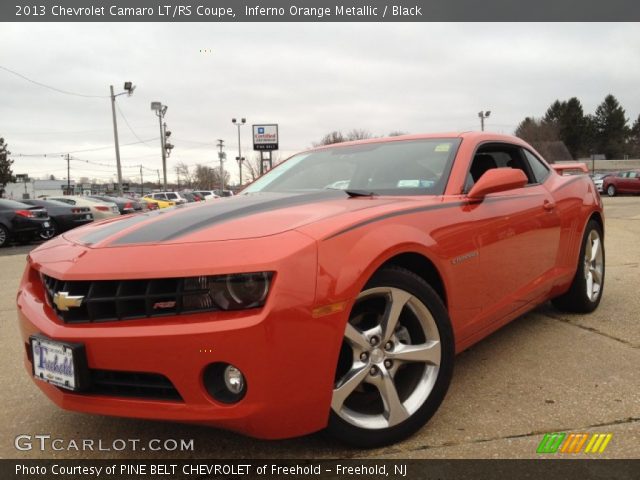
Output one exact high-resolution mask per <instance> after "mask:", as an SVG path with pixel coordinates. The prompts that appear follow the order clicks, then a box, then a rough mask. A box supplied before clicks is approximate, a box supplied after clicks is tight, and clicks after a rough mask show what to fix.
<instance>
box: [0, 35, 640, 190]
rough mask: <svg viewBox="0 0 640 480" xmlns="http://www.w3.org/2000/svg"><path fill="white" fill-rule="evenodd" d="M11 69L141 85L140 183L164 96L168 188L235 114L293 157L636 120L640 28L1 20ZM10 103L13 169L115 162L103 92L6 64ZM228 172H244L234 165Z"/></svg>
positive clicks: (0, 50)
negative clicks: (558, 117)
mask: <svg viewBox="0 0 640 480" xmlns="http://www.w3.org/2000/svg"><path fill="white" fill-rule="evenodd" d="M205 49H206V50H211V52H210V53H209V52H207V53H202V52H201V51H200V50H205ZM0 65H1V66H4V67H6V68H10V69H12V70H15V71H17V72H20V73H21V74H23V75H26V76H27V77H30V78H32V79H34V80H36V81H38V82H42V83H45V84H47V85H51V86H54V87H57V88H60V89H64V90H68V91H72V92H77V93H81V94H87V95H105V96H106V95H108V93H109V91H108V89H109V85H110V84H113V85H114V86H115V87H116V88H117V89H118V91H120V90H121V88H122V84H123V82H124V81H125V80H131V81H133V82H134V84H135V85H136V86H137V89H136V91H135V93H134V95H133V96H131V97H127V96H121V97H118V100H117V102H118V104H119V106H120V109H121V110H122V112H123V113H124V115H125V116H126V118H127V120H128V122H129V124H130V125H131V127H132V129H133V130H134V131H135V134H136V135H137V136H138V137H139V138H141V139H143V140H147V139H153V140H151V141H149V142H148V143H140V144H137V145H131V146H122V148H121V157H122V163H123V164H124V165H126V166H127V167H126V168H125V169H124V175H125V176H130V177H132V178H137V175H138V168H137V167H132V166H133V165H138V164H143V165H144V166H145V168H148V169H153V170H155V169H157V168H161V160H160V146H159V139H158V136H159V132H158V130H159V129H158V121H157V117H156V116H155V115H154V114H153V112H152V111H151V110H150V108H149V104H150V102H151V101H153V100H160V101H162V102H163V103H165V104H166V105H168V106H169V109H168V112H167V116H166V121H167V124H168V126H169V129H170V130H171V131H172V132H173V136H172V137H171V138H172V143H173V144H174V145H175V146H176V147H175V149H174V153H173V155H172V156H171V158H170V159H169V162H168V165H169V171H170V174H169V176H170V178H172V177H174V175H173V169H172V167H173V166H174V165H175V164H176V163H177V162H178V161H184V162H185V163H187V164H195V163H206V164H208V165H211V166H217V155H216V151H215V149H214V147H213V145H214V143H215V141H216V139H218V138H222V139H224V140H225V142H226V147H227V152H228V156H229V158H230V159H233V158H235V156H236V155H237V130H236V127H235V126H233V125H232V124H231V118H232V117H241V116H244V117H246V118H247V122H248V124H251V123H261V122H268V123H278V124H279V125H280V145H281V156H286V155H289V154H291V153H294V152H295V151H298V150H302V149H305V148H307V147H309V146H310V145H311V143H312V142H314V141H316V140H318V139H319V138H320V137H322V136H323V135H324V134H325V133H327V132H329V131H331V130H334V129H339V130H344V131H346V130H350V129H352V128H361V129H366V130H369V131H370V132H371V133H373V134H376V135H386V134H387V133H389V132H390V131H393V130H402V131H406V132H410V133H420V132H435V131H452V130H470V129H479V119H478V117H477V112H478V111H480V110H481V109H486V110H491V112H492V113H491V117H490V118H489V120H488V123H487V129H488V130H493V131H498V132H503V133H512V132H513V130H514V129H515V127H516V125H517V124H518V123H519V122H520V120H522V119H523V118H524V117H525V116H542V115H543V114H544V111H545V109H546V108H547V106H548V105H549V104H550V103H551V102H552V101H554V100H555V99H558V98H559V99H567V98H569V97H571V96H577V97H578V98H579V99H580V100H581V101H582V104H583V107H584V108H585V111H586V112H593V111H594V110H595V108H596V107H597V105H598V104H599V103H600V102H602V100H603V99H604V97H605V95H607V94H609V93H612V94H614V95H615V96H616V97H617V98H618V100H619V101H620V102H621V104H622V105H623V107H624V108H625V109H626V111H627V117H629V118H630V119H631V120H632V121H633V119H635V118H637V116H638V114H640V94H639V93H638V92H639V85H640V82H639V80H640V28H638V25H637V24H619V23H618V24H557V23H554V24H526V23H518V24H453V23H450V24H431V23H420V24H372V23H368V24H367V23H363V24H312V23H305V24H279V23H261V24H258V23H236V24H232V23H227V24H216V23H207V24H186V23H185V24H151V23H147V24H142V23H140V24H134V23H129V24H95V23H94V24H71V23H66V24H64V23H61V24H18V23H15V24H7V23H4V24H2V27H1V28H0ZM0 93H1V95H2V97H1V98H0V136H3V137H5V138H6V140H7V141H8V143H9V144H10V150H11V151H12V152H13V154H14V155H13V158H14V160H15V164H14V173H29V174H31V175H32V176H34V177H41V176H42V175H44V174H45V173H53V174H55V175H56V176H57V177H59V178H61V177H65V176H66V162H65V161H64V160H63V159H62V158H61V157H59V156H55V155H53V156H51V155H50V156H47V157H28V156H19V154H23V155H26V154H31V155H33V154H44V153H57V152H76V153H74V154H73V155H74V157H76V158H78V159H84V160H90V161H92V162H102V163H105V164H113V163H114V162H115V160H114V158H115V155H114V150H113V132H112V126H111V107H110V104H109V100H108V98H82V97H76V96H70V95H63V94H60V93H56V92H54V91H51V90H48V89H45V88H42V87H39V86H37V85H34V84H32V83H29V82H27V81H25V80H23V79H20V78H18V77H16V76H14V75H12V74H10V73H8V72H6V71H3V70H0ZM118 127H119V134H120V143H121V144H123V145H124V144H127V143H132V142H136V141H138V140H137V138H136V136H135V135H134V134H133V133H132V132H131V130H130V129H129V128H128V127H127V125H126V123H125V121H124V120H123V118H122V117H121V116H119V117H118ZM242 134H243V136H242V148H243V151H246V152H247V153H249V154H250V155H253V152H248V150H250V149H251V138H250V137H251V135H250V127H243V130H242ZM105 146H107V147H109V148H106V149H101V150H94V151H87V152H79V150H91V149H96V148H99V147H105ZM72 168H73V171H72V178H75V179H78V178H79V177H80V176H87V177H91V178H93V177H96V178H100V179H104V180H109V179H113V178H114V173H115V171H114V169H112V168H109V167H104V166H95V165H93V166H91V165H89V164H82V163H81V162H79V161H74V162H73V163H72ZM225 168H229V170H230V171H231V172H232V175H233V176H234V178H237V165H236V162H235V161H234V160H230V161H228V162H226V165H225ZM145 175H146V176H149V177H151V178H153V177H155V173H153V172H151V170H146V171H145ZM156 178H157V177H156Z"/></svg>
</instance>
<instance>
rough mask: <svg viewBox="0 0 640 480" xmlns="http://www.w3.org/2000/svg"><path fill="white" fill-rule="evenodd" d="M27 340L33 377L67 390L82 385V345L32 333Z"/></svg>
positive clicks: (80, 387) (83, 362)
mask: <svg viewBox="0 0 640 480" xmlns="http://www.w3.org/2000/svg"><path fill="white" fill-rule="evenodd" d="M29 341H30V343H31V353H32V355H33V357H32V358H33V376H34V377H36V378H37V379H39V380H42V381H44V382H47V383H51V384H53V385H56V386H58V387H61V388H65V389H67V390H81V389H82V388H83V387H84V380H85V375H84V372H85V371H86V367H85V365H86V360H85V353H84V345H82V344H78V343H64V342H57V341H55V340H50V339H48V338H46V337H43V336H41V335H32V336H31V337H30V338H29Z"/></svg>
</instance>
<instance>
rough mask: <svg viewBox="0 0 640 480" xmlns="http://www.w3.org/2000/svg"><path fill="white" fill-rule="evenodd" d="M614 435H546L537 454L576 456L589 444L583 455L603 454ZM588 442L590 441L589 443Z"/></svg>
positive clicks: (558, 433)
mask: <svg viewBox="0 0 640 480" xmlns="http://www.w3.org/2000/svg"><path fill="white" fill-rule="evenodd" d="M612 437H613V435H612V434H611V433H594V434H592V435H591V438H589V434H588V433H570V434H568V435H567V434H566V433H564V432H555V433H546V434H545V435H544V437H543V438H542V441H541V442H540V444H539V445H538V449H537V450H536V453H568V454H576V453H580V452H581V451H582V447H583V446H584V445H585V443H586V444H587V446H586V448H585V449H584V452H583V453H603V452H604V451H605V449H606V448H607V445H609V442H610V441H611V438H612ZM587 440H589V441H588V442H587Z"/></svg>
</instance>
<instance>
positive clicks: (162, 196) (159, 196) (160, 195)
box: [147, 192, 189, 205]
mask: <svg viewBox="0 0 640 480" xmlns="http://www.w3.org/2000/svg"><path fill="white" fill-rule="evenodd" d="M147 197H150V198H153V199H154V200H164V201H165V202H174V203H175V204H176V205H181V204H183V203H188V202H189V201H188V200H187V199H186V198H184V197H183V196H182V195H180V194H179V193H178V192H153V193H150V194H149V195H147Z"/></svg>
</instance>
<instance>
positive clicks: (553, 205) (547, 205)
mask: <svg viewBox="0 0 640 480" xmlns="http://www.w3.org/2000/svg"><path fill="white" fill-rule="evenodd" d="M542 208H544V209H545V210H546V211H547V212H550V211H551V210H553V209H554V208H556V203H555V202H550V201H549V200H545V201H544V203H543V204H542Z"/></svg>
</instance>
